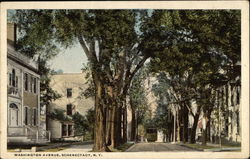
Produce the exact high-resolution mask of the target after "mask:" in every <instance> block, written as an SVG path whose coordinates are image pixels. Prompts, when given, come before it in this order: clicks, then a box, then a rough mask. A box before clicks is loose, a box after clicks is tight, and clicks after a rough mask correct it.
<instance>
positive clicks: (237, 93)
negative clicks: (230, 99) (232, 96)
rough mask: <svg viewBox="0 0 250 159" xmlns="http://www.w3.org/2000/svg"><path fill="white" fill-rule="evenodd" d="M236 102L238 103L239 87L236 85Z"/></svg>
mask: <svg viewBox="0 0 250 159" xmlns="http://www.w3.org/2000/svg"><path fill="white" fill-rule="evenodd" d="M236 98H237V99H236V103H237V104H240V87H237V90H236Z"/></svg>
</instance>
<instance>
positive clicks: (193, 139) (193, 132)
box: [190, 113, 200, 144]
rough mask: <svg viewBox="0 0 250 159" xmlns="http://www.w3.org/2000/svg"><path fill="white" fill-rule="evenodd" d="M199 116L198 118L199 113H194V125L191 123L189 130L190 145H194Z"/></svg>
mask: <svg viewBox="0 0 250 159" xmlns="http://www.w3.org/2000/svg"><path fill="white" fill-rule="evenodd" d="M199 116H200V113H199V114H197V113H196V114H195V116H194V123H193V126H192V129H191V140H190V143H192V144H194V143H195V137H196V128H197V125H198V121H199Z"/></svg>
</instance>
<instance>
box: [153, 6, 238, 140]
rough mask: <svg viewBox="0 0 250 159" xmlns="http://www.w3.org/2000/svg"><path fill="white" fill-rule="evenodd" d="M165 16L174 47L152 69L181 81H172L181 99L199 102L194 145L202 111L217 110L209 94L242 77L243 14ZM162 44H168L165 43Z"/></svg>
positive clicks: (161, 54)
mask: <svg viewBox="0 0 250 159" xmlns="http://www.w3.org/2000/svg"><path fill="white" fill-rule="evenodd" d="M160 12H161V11H159V14H160ZM162 15H164V16H162V21H161V26H162V28H161V30H165V31H171V30H172V28H174V29H175V30H176V31H172V33H173V36H174V37H175V38H174V40H173V41H169V42H168V43H172V44H171V46H168V47H165V49H164V51H162V52H159V53H158V54H156V55H155V57H154V59H153V60H152V63H151V64H152V65H151V67H152V70H153V71H154V72H159V71H165V72H167V73H168V74H169V75H170V76H171V77H172V79H177V80H176V82H174V80H172V81H173V84H172V87H173V88H174V87H175V88H174V92H176V94H177V95H178V96H179V97H181V98H183V99H189V101H190V100H195V101H196V103H197V107H198V109H197V111H196V114H194V113H193V112H192V111H189V112H190V113H191V115H192V116H193V117H194V119H195V120H194V125H193V128H192V133H191V142H192V143H193V142H195V132H196V127H197V122H198V118H199V115H200V112H201V111H202V110H203V111H205V112H206V111H207V110H209V111H211V110H212V109H213V105H212V104H210V103H211V101H210V100H211V98H212V97H211V95H209V93H207V92H211V88H216V87H218V86H219V85H223V83H226V82H228V81H230V80H231V79H233V78H234V77H235V76H239V73H238V74H237V73H236V72H235V70H236V69H237V68H238V67H237V66H236V63H237V62H239V61H240V56H239V54H238V53H239V52H240V12H239V11H236V10H216V11H212V10H205V11H169V12H164V13H162ZM165 17H170V18H168V19H170V20H168V21H167V20H164V18H165ZM229 21H232V23H230V22H229ZM229 23H230V24H229ZM168 26H173V27H172V28H171V27H168ZM158 36H159V37H163V36H161V34H159V35H158ZM161 39H163V38H159V40H161ZM159 43H162V44H164V40H161V41H159ZM163 46H164V45H163ZM238 69H239V68H238ZM222 70H223V71H225V72H226V74H224V73H222ZM233 72H234V73H233ZM238 72H240V71H239V70H238ZM235 73H236V74H237V75H236V74H235ZM232 74H234V75H235V76H234V75H232ZM183 79H187V80H186V82H182V81H183ZM192 92H193V93H192ZM180 101H182V100H180ZM182 103H183V102H182ZM189 103H190V102H184V103H183V104H184V105H183V107H182V108H186V107H187V108H188V109H189V110H190V107H189ZM202 108H203V109H202ZM208 114H209V113H208Z"/></svg>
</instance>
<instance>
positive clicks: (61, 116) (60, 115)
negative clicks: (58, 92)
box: [47, 109, 71, 121]
mask: <svg viewBox="0 0 250 159" xmlns="http://www.w3.org/2000/svg"><path fill="white" fill-rule="evenodd" d="M47 116H48V117H49V118H50V119H56V120H59V121H70V120H71V119H70V118H69V117H68V116H66V115H65V110H63V109H54V111H53V112H49V113H47Z"/></svg>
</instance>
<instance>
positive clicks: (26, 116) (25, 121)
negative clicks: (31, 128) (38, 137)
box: [24, 107, 29, 125]
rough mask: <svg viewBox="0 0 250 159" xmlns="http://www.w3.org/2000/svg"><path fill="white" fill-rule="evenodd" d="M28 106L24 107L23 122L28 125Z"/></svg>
mask: <svg viewBox="0 0 250 159" xmlns="http://www.w3.org/2000/svg"><path fill="white" fill-rule="evenodd" d="M28 112H29V110H28V107H24V124H25V125H28Z"/></svg>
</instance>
